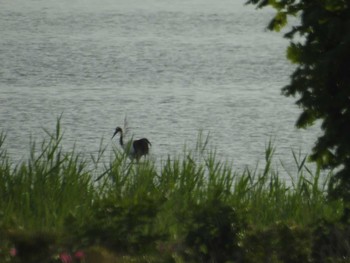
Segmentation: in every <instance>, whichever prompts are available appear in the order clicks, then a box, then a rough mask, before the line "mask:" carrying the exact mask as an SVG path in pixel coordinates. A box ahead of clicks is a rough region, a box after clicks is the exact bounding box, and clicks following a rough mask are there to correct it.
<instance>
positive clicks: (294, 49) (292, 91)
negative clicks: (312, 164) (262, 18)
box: [247, 0, 350, 201]
mask: <svg viewBox="0 0 350 263" xmlns="http://www.w3.org/2000/svg"><path fill="white" fill-rule="evenodd" d="M247 3H249V4H255V5H257V6H258V7H259V8H261V7H265V6H268V5H269V6H272V7H273V8H275V9H276V10H277V13H276V15H275V17H274V18H273V19H272V21H271V23H270V24H269V26H268V27H269V29H271V30H276V31H278V30H280V29H281V28H282V27H283V26H285V25H286V24H287V22H288V20H287V19H288V16H297V17H298V18H299V19H300V23H298V24H297V25H294V26H292V27H291V28H290V30H289V32H287V33H286V34H285V37H286V38H288V39H290V40H291V42H290V45H289V47H288V50H287V57H288V58H289V60H290V61H292V62H293V63H296V64H297V68H296V70H295V71H294V73H293V74H292V76H291V82H290V84H289V85H288V86H286V87H284V88H283V90H282V91H283V93H284V95H286V96H295V95H298V100H297V102H296V103H297V105H298V106H300V107H301V108H302V110H303V112H302V113H301V115H300V116H299V119H298V120H297V124H296V125H297V127H302V128H306V127H308V126H310V125H312V124H314V123H315V122H316V121H317V120H321V121H322V124H321V128H322V130H323V134H322V135H321V136H320V137H319V138H318V139H317V141H316V144H315V146H314V148H313V154H312V155H311V160H313V161H316V162H317V163H318V164H319V165H320V166H321V167H324V168H338V169H339V170H338V171H339V172H338V173H336V175H335V177H334V178H333V180H332V185H331V188H330V190H331V191H330V192H331V194H332V195H333V196H334V197H341V198H344V199H345V200H347V201H350V136H349V134H350V74H349V73H350V4H349V1H348V0H325V1H320V0H307V1H306V0H300V1H299V0H282V1H278V0H271V1H267V0H248V2H247Z"/></svg>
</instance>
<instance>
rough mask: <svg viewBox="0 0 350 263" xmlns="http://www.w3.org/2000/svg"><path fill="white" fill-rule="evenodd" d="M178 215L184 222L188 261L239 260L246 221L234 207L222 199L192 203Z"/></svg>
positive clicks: (185, 251) (186, 257) (185, 252)
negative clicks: (243, 221) (244, 221)
mask: <svg viewBox="0 0 350 263" xmlns="http://www.w3.org/2000/svg"><path fill="white" fill-rule="evenodd" d="M183 213H184V214H182V215H181V216H179V215H178V219H179V224H181V223H182V224H183V226H182V227H183V229H182V231H183V239H184V246H185V250H184V251H183V257H184V259H185V260H186V262H189V261H190V262H236V261H237V260H238V259H239V258H240V256H241V248H240V246H239V243H240V237H241V234H242V231H243V223H242V220H240V219H239V218H238V216H237V214H236V212H235V210H234V209H233V207H231V206H229V205H227V204H225V203H223V202H222V201H220V200H212V201H209V202H207V203H201V204H192V205H191V207H190V208H189V209H188V210H187V211H183Z"/></svg>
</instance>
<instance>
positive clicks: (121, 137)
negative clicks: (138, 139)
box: [119, 132, 124, 147]
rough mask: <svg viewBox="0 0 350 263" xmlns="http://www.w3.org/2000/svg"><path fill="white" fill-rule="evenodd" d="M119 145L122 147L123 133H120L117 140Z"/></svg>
mask: <svg viewBox="0 0 350 263" xmlns="http://www.w3.org/2000/svg"><path fill="white" fill-rule="evenodd" d="M119 143H120V145H121V146H122V147H124V142H123V132H120V138H119Z"/></svg>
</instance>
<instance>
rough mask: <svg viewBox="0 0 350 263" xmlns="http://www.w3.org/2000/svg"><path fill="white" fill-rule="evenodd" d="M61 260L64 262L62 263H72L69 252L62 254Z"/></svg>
mask: <svg viewBox="0 0 350 263" xmlns="http://www.w3.org/2000/svg"><path fill="white" fill-rule="evenodd" d="M60 260H61V261H62V263H72V262H73V260H72V257H71V255H69V254H68V253H67V252H62V253H61V254H60Z"/></svg>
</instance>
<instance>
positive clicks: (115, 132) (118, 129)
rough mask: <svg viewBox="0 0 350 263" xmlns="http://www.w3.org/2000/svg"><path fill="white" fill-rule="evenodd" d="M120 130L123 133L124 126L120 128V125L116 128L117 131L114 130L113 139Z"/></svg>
mask: <svg viewBox="0 0 350 263" xmlns="http://www.w3.org/2000/svg"><path fill="white" fill-rule="evenodd" d="M118 132H120V133H121V134H122V133H123V130H122V128H120V127H117V128H115V131H114V134H113V136H112V139H113V138H114V136H115V135H116V134H117V133H118Z"/></svg>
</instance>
